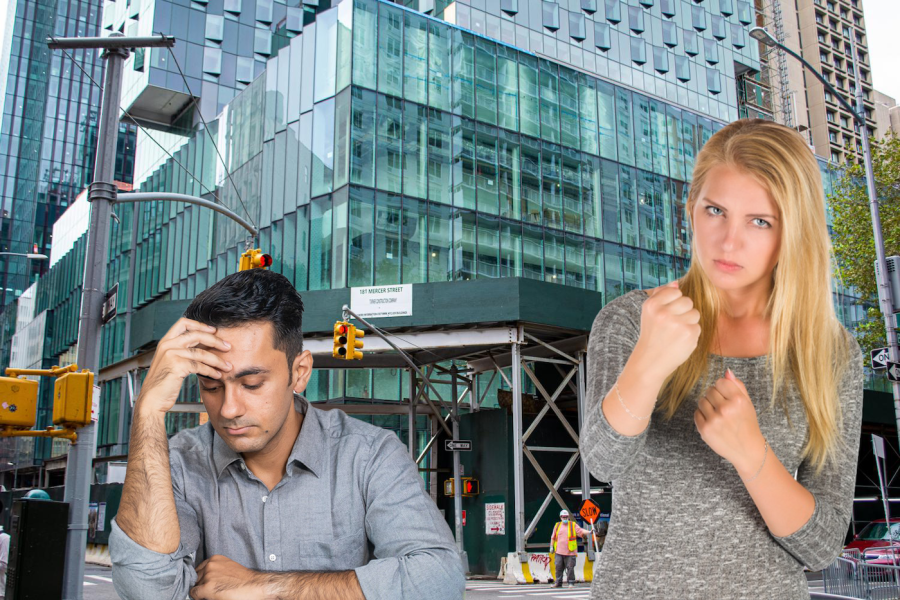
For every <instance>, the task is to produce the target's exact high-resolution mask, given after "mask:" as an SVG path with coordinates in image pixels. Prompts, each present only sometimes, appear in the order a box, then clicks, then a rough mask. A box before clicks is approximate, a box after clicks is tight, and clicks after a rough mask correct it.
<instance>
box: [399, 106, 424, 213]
mask: <svg viewBox="0 0 900 600" xmlns="http://www.w3.org/2000/svg"><path fill="white" fill-rule="evenodd" d="M426 110H427V109H426V108H425V107H424V106H420V105H418V104H413V103H411V102H406V106H405V108H404V117H403V131H404V135H403V193H404V194H406V195H407V196H414V197H416V198H425V196H426V193H427V185H428V184H427V180H426V167H427V164H426V160H427V159H426V152H425V151H426V149H427V142H428V140H427V122H426V116H425V111H426Z"/></svg>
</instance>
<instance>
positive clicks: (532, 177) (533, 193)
mask: <svg viewBox="0 0 900 600" xmlns="http://www.w3.org/2000/svg"><path fill="white" fill-rule="evenodd" d="M541 214H542V213H541V146H540V142H538V141H536V140H533V139H531V138H527V137H523V138H522V220H523V221H527V222H528V223H541V221H542V217H541Z"/></svg>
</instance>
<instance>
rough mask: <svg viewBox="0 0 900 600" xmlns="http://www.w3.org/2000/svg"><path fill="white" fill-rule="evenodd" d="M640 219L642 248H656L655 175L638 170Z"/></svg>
mask: <svg viewBox="0 0 900 600" xmlns="http://www.w3.org/2000/svg"><path fill="white" fill-rule="evenodd" d="M637 204H638V221H639V223H640V230H641V234H640V241H641V248H646V249H648V250H656V245H657V242H658V240H657V235H656V209H657V206H656V197H655V195H654V193H653V175H652V174H651V173H648V172H646V171H640V170H639V171H638V172H637Z"/></svg>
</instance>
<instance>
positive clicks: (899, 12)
mask: <svg viewBox="0 0 900 600" xmlns="http://www.w3.org/2000/svg"><path fill="white" fill-rule="evenodd" d="M862 5H863V17H864V19H865V23H866V35H867V37H868V42H869V61H870V63H871V66H872V83H873V85H874V87H875V89H876V90H878V91H879V92H881V93H882V94H887V95H888V96H891V97H892V98H894V100H896V101H897V102H900V61H898V60H897V54H898V50H900V40H898V38H897V33H898V32H900V0H863V1H862Z"/></svg>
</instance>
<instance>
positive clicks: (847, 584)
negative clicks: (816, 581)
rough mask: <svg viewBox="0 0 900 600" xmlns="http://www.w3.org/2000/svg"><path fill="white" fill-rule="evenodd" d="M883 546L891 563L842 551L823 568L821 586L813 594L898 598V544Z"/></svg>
mask: <svg viewBox="0 0 900 600" xmlns="http://www.w3.org/2000/svg"><path fill="white" fill-rule="evenodd" d="M885 549H886V550H888V551H889V552H888V554H886V555H885V556H886V557H889V558H891V559H892V560H891V561H890V562H891V563H893V564H872V563H871V562H869V561H867V560H866V556H865V553H862V554H861V553H860V552H859V551H858V550H857V551H845V552H844V555H843V556H841V557H839V558H837V559H836V560H835V561H834V562H833V563H831V564H830V565H829V566H828V567H826V568H825V569H824V570H823V571H822V584H823V586H824V590H823V592H822V593H819V595H818V596H816V595H812V597H813V598H816V597H818V598H834V597H837V598H858V599H862V600H900V566H897V562H898V561H900V548H898V547H897V546H892V547H888V548H885ZM895 550H896V552H897V554H896V555H894V551H895ZM869 560H871V559H869Z"/></svg>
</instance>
